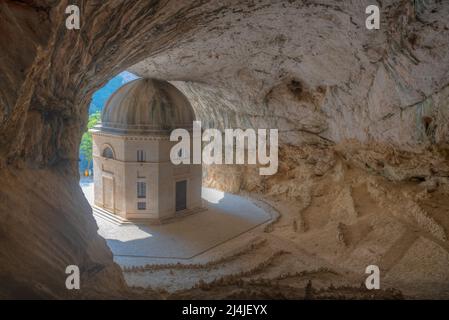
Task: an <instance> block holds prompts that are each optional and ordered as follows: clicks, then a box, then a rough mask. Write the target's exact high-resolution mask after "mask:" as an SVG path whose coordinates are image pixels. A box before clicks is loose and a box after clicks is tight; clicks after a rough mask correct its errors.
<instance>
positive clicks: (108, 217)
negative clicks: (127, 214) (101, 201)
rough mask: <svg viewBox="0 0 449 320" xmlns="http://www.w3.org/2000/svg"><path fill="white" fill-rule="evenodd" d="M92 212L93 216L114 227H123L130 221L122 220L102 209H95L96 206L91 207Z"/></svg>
mask: <svg viewBox="0 0 449 320" xmlns="http://www.w3.org/2000/svg"><path fill="white" fill-rule="evenodd" d="M92 212H93V214H94V216H96V217H99V218H102V219H104V220H107V221H109V222H111V223H113V224H115V225H118V226H119V225H123V224H130V223H131V221H129V220H127V219H124V218H122V217H120V216H118V215H116V214H113V213H111V212H109V211H107V210H105V209H103V208H100V207H97V206H93V207H92Z"/></svg>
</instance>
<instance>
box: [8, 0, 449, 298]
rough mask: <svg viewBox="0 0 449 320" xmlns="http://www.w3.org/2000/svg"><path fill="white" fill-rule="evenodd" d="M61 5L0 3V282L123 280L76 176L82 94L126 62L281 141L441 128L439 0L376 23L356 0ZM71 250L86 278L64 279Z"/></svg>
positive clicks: (112, 288) (447, 78)
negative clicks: (72, 23)
mask: <svg viewBox="0 0 449 320" xmlns="http://www.w3.org/2000/svg"><path fill="white" fill-rule="evenodd" d="M68 4H69V1H67V0H63V1H52V0H48V1H33V0H23V1H9V0H7V1H2V2H1V3H0V57H1V63H0V141H1V142H0V170H1V173H0V177H1V180H0V181H1V184H0V197H1V199H2V202H1V207H0V217H1V219H2V223H1V229H0V239H2V241H1V243H0V261H1V263H0V277H2V278H3V279H9V280H8V281H9V282H10V283H11V287H9V288H5V287H3V288H2V289H1V293H0V295H1V296H5V297H11V296H12V297H23V296H33V297H65V296H69V297H80V296H95V295H102V294H104V293H105V292H107V293H108V295H109V296H117V295H123V294H124V291H125V290H126V288H125V286H124V283H123V280H122V277H121V274H120V270H119V269H118V267H117V266H116V265H114V264H113V262H112V256H111V254H110V252H109V249H108V248H107V246H106V244H105V242H104V240H102V239H101V238H100V237H99V236H98V235H97V234H96V225H95V222H94V220H93V218H92V216H91V210H90V208H89V207H88V205H87V203H86V201H85V199H84V197H83V196H82V194H81V191H80V188H79V186H78V183H77V179H78V173H77V164H78V146H79V141H80V137H81V134H82V132H83V130H84V128H85V125H86V121H87V108H88V104H89V101H90V97H91V95H92V93H93V92H94V91H95V90H96V89H98V88H99V87H100V86H101V85H103V84H104V83H105V82H106V81H107V80H108V79H110V78H111V77H112V76H114V75H115V74H117V73H119V72H120V71H122V70H131V71H133V72H135V73H137V74H139V75H142V76H151V77H158V78H163V79H165V80H170V81H173V83H174V84H175V85H177V86H178V87H179V88H180V89H181V90H182V91H183V92H184V93H185V94H186V95H187V96H188V97H189V98H190V99H191V101H192V104H193V106H194V108H195V111H196V113H197V115H198V118H199V119H201V120H203V121H204V123H205V124H206V125H208V126H216V127H219V128H220V127H270V128H279V130H280V132H281V135H280V138H281V142H282V143H284V144H291V145H302V144H305V143H306V144H319V145H324V146H326V145H333V144H335V143H341V142H343V141H345V140H346V139H356V140H358V141H361V142H366V143H367V142H373V141H374V142H379V143H385V144H388V145H392V146H393V147H394V148H399V149H407V150H412V151H416V150H419V149H421V148H423V147H426V146H428V145H440V144H444V143H446V142H447V141H448V134H449V129H448V104H447V103H448V102H447V101H448V100H447V97H448V92H447V86H448V84H449V72H448V71H449V64H448V63H447V61H449V59H448V58H449V45H448V42H449V28H448V23H447V20H446V17H447V16H448V14H449V5H448V4H447V2H445V1H405V0H404V1H382V6H381V11H382V26H381V30H379V31H367V30H366V29H365V28H364V20H365V17H366V15H365V13H364V11H365V7H366V5H368V4H371V2H370V1H365V0H363V1H358V0H353V1H340V2H336V1H330V0H329V1H326V0H323V1H318V0H317V1H314V0H310V1H305V0H304V1H267V0H263V1H248V2H241V1H215V0H213V1H182V2H181V1H157V0H153V1H137V0H129V1H113V0H111V1H94V0H92V1H70V4H78V5H79V6H80V9H81V30H78V31H76V30H67V29H66V28H65V20H64V19H65V17H66V15H65V14H64V10H65V8H66V6H67V5H68ZM68 264H78V265H79V266H80V267H81V270H82V279H84V281H83V282H84V283H86V287H85V290H81V292H79V293H75V292H68V291H67V290H65V289H64V288H63V285H64V283H63V282H62V280H63V279H64V278H65V274H64V269H65V266H66V265H68ZM2 282H3V281H2Z"/></svg>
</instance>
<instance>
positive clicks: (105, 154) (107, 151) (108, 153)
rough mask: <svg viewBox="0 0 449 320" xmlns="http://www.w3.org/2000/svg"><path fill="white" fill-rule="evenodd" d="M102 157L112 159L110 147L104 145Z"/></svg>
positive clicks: (112, 153)
mask: <svg viewBox="0 0 449 320" xmlns="http://www.w3.org/2000/svg"><path fill="white" fill-rule="evenodd" d="M103 157H104V158H108V159H114V152H113V151H112V149H111V147H106V148H104V149H103Z"/></svg>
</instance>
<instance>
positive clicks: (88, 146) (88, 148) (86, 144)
mask: <svg viewBox="0 0 449 320" xmlns="http://www.w3.org/2000/svg"><path fill="white" fill-rule="evenodd" d="M100 117H101V114H100V111H96V112H94V113H92V114H91V115H90V116H89V121H88V123H87V131H86V132H84V134H83V137H82V138H81V145H80V155H81V156H82V157H83V158H84V159H85V160H86V161H87V168H90V167H91V163H92V134H91V133H90V132H89V129H92V128H93V127H94V126H95V125H96V124H97V123H98V122H100Z"/></svg>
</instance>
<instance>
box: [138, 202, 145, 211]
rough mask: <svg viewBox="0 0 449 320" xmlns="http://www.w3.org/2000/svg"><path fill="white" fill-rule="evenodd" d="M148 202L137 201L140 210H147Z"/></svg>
mask: <svg viewBox="0 0 449 320" xmlns="http://www.w3.org/2000/svg"><path fill="white" fill-rule="evenodd" d="M146 208H147V203H146V202H137V209H138V210H146Z"/></svg>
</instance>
